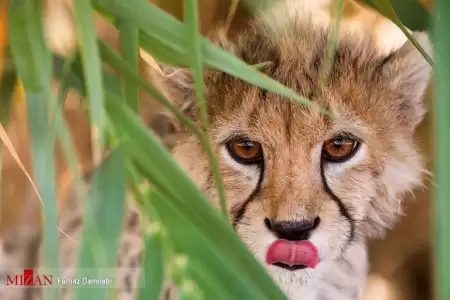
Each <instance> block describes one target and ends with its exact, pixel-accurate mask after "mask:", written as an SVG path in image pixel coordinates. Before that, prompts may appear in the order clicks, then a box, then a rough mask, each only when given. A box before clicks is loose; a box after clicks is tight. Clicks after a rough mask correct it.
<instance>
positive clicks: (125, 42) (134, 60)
mask: <svg viewBox="0 0 450 300" xmlns="http://www.w3.org/2000/svg"><path fill="white" fill-rule="evenodd" d="M117 27H118V28H119V31H120V52H121V53H122V57H123V58H124V60H125V61H127V62H128V64H129V65H130V66H131V67H132V68H133V71H134V72H135V74H136V75H138V74H139V66H138V63H139V60H138V57H139V48H138V46H139V45H138V44H139V30H138V29H137V28H136V26H134V24H133V23H132V22H130V21H126V20H121V19H120V20H119V21H118V26H117ZM123 89H124V91H123V93H124V98H125V99H126V100H127V103H128V105H130V107H131V108H132V109H134V110H135V111H137V109H138V97H139V88H138V87H137V86H136V85H135V84H134V83H133V82H132V81H130V80H129V79H128V78H125V82H124V87H123Z"/></svg>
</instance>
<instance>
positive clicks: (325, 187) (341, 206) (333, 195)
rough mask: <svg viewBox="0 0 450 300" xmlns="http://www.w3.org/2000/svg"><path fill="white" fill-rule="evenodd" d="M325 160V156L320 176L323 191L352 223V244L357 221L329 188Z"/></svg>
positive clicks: (349, 239)
mask: <svg viewBox="0 0 450 300" xmlns="http://www.w3.org/2000/svg"><path fill="white" fill-rule="evenodd" d="M324 165H325V160H324V158H323V156H322V157H321V158H320V176H321V178H322V182H323V189H324V191H325V193H327V194H328V196H330V197H331V199H333V201H334V202H335V203H336V204H337V206H338V207H339V212H340V213H341V215H342V216H343V217H344V218H346V219H347V220H348V222H349V223H350V236H349V238H348V243H350V242H351V241H352V240H353V239H354V238H355V220H353V218H352V216H351V215H350V213H349V211H348V209H347V207H345V205H344V203H343V202H342V200H341V199H339V197H338V196H336V195H335V194H334V193H333V191H332V190H331V189H330V187H329V186H328V183H327V180H326V177H325V168H324Z"/></svg>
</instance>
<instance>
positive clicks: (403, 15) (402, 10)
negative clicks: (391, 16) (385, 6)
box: [391, 0, 431, 31]
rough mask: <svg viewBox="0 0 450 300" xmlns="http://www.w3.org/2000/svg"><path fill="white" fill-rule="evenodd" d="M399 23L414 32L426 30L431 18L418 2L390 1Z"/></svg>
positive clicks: (408, 0)
mask: <svg viewBox="0 0 450 300" xmlns="http://www.w3.org/2000/svg"><path fill="white" fill-rule="evenodd" d="M391 4H392V7H393V8H394V10H395V11H396V12H397V15H398V17H399V19H400V21H401V22H402V23H403V24H404V25H405V26H406V27H408V28H409V29H411V30H414V31H424V30H428V29H429V26H430V24H429V23H430V21H431V16H430V14H429V13H428V11H427V10H426V9H425V7H423V6H422V4H421V3H420V0H391Z"/></svg>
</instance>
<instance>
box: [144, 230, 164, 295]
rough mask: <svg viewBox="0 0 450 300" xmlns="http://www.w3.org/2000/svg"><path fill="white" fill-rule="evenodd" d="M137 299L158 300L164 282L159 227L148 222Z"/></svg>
mask: <svg viewBox="0 0 450 300" xmlns="http://www.w3.org/2000/svg"><path fill="white" fill-rule="evenodd" d="M140 282H141V283H140V284H141V286H140V290H139V296H138V300H158V299H160V298H159V296H160V294H161V291H162V287H163V283H164V258H163V251H162V241H161V227H160V226H159V225H158V223H153V224H150V227H149V228H148V230H147V232H146V234H145V236H144V253H143V264H142V269H141V275H140Z"/></svg>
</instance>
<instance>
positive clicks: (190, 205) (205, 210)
mask: <svg viewBox="0 0 450 300" xmlns="http://www.w3.org/2000/svg"><path fill="white" fill-rule="evenodd" d="M80 75H82V74H81V73H80V72H79V73H78V74H77V75H76V76H80ZM74 76H75V75H74ZM76 76H75V77H76ZM104 76H105V82H108V81H109V79H110V78H109V76H110V75H108V74H105V75H104ZM79 81H80V80H79V79H78V81H75V82H79ZM117 82H118V79H116V82H114V79H111V81H110V84H111V86H110V85H109V84H105V87H107V89H108V92H107V94H106V95H107V97H106V99H107V101H106V104H107V106H106V107H107V110H108V113H109V115H110V116H111V119H112V120H113V121H114V124H115V125H116V126H117V128H118V129H120V130H121V131H122V133H121V136H125V137H128V140H126V141H122V147H123V149H124V150H125V152H126V153H127V154H128V155H129V156H130V157H131V158H133V160H134V161H136V162H139V167H140V170H143V171H144V174H145V175H146V177H147V178H148V179H149V180H150V181H151V182H152V185H153V186H155V187H157V188H158V189H160V190H161V191H164V194H165V195H167V196H168V197H170V198H169V199H171V202H174V203H177V209H178V210H179V211H181V212H183V214H184V215H186V218H188V220H189V222H190V223H192V224H196V225H195V226H196V227H197V228H200V229H199V230H201V232H202V234H203V235H205V236H206V238H209V239H211V240H212V241H214V244H213V246H210V247H208V249H214V250H211V251H214V252H217V253H220V256H221V257H223V258H225V259H226V262H224V263H226V264H227V265H230V268H231V267H232V266H234V267H236V268H237V274H234V275H233V276H234V277H236V278H241V279H240V281H241V282H247V281H249V282H253V283H254V284H256V285H257V286H256V287H255V288H256V290H262V292H263V294H265V295H268V296H270V295H272V296H273V297H272V298H273V299H284V298H283V296H282V293H281V292H280V290H279V289H278V287H277V286H276V285H275V284H274V283H273V282H272V280H271V279H270V277H269V276H268V275H267V273H266V272H265V270H264V269H263V268H262V267H261V265H260V264H259V263H258V262H256V261H255V258H254V257H253V256H252V254H251V253H250V252H249V250H248V249H247V248H246V247H245V246H244V245H243V244H242V242H241V241H240V240H239V238H237V237H236V235H235V234H234V232H233V231H232V230H231V228H230V227H229V225H228V224H227V223H226V222H225V220H223V219H222V218H220V217H219V214H218V211H217V210H216V209H214V208H213V207H212V206H211V205H210V203H209V202H208V200H207V199H206V197H205V195H204V194H203V193H201V192H200V191H199V190H198V188H197V187H196V186H195V185H194V184H193V183H192V181H190V179H189V177H187V175H186V174H185V173H184V172H183V171H182V170H181V169H180V167H179V166H178V164H177V163H176V162H175V161H174V160H173V157H172V156H171V155H170V154H169V153H168V152H167V150H166V149H165V147H164V146H163V145H162V144H161V143H160V141H159V140H158V138H156V137H155V136H154V135H152V134H150V133H149V131H148V128H146V127H145V126H144V125H143V124H142V122H141V120H140V118H139V117H138V116H137V115H136V114H135V113H133V112H132V111H130V109H129V108H128V106H127V105H126V104H125V103H124V101H121V99H119V98H118V97H121V92H120V89H119V90H118V91H117V90H116V91H114V88H115V87H116V86H117ZM110 88H111V90H113V94H110V93H109V89H110ZM155 157H158V159H154V158H155ZM175 182H176V185H177V189H173V184H174V183H175ZM160 221H161V220H160ZM174 221H176V220H174ZM177 230H179V227H178V229H177ZM225 241H226V242H225ZM186 246H188V247H193V246H194V245H193V244H192V243H188V244H187V245H186ZM237 253H240V254H239V255H237ZM213 265H215V266H216V265H217V263H214V264H213ZM212 267H213V266H212ZM216 272H218V273H215V274H219V273H221V272H222V268H221V267H220V271H219V269H218V270H216ZM250 274H251V275H250ZM251 285H252V284H249V286H251Z"/></svg>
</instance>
